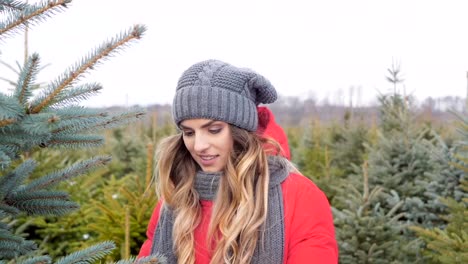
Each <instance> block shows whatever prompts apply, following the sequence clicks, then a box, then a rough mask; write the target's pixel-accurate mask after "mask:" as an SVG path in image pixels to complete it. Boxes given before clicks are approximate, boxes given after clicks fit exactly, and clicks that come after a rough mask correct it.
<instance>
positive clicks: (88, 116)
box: [0, 0, 163, 264]
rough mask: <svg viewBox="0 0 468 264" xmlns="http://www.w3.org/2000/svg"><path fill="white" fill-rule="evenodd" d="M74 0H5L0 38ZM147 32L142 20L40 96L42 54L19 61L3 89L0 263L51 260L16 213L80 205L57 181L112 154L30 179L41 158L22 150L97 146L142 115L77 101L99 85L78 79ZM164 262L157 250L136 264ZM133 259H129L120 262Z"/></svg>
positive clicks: (83, 257) (81, 256)
mask: <svg viewBox="0 0 468 264" xmlns="http://www.w3.org/2000/svg"><path fill="white" fill-rule="evenodd" d="M70 2H71V0H50V1H44V2H41V3H38V4H28V3H27V2H21V1H13V0H0V17H1V21H0V40H1V41H2V43H1V44H4V42H5V39H6V38H7V37H8V36H11V35H14V34H17V33H20V32H22V31H23V30H24V29H25V27H26V25H28V26H34V25H35V24H37V22H41V21H43V20H44V19H46V18H48V17H50V16H51V15H53V14H54V13H57V12H59V11H63V10H65V9H66V8H67V6H68V5H69V4H70ZM144 32H145V27H144V26H142V25H135V26H133V27H132V28H131V29H129V30H127V31H125V32H122V33H120V34H118V35H117V36H116V37H114V38H112V39H110V40H108V41H105V42H104V43H103V44H101V45H100V46H99V47H97V48H96V49H94V50H93V51H91V52H90V53H89V54H88V55H87V56H85V57H83V58H82V59H81V60H80V61H78V62H77V63H75V64H74V65H72V66H71V67H69V68H68V69H66V70H65V71H64V72H63V73H62V74H61V75H60V76H58V77H57V78H56V79H55V80H53V81H51V82H49V83H48V84H47V85H46V86H45V87H42V88H40V90H39V93H38V94H37V95H34V93H33V89H34V88H37V87H40V86H39V85H38V84H37V83H36V77H37V74H38V72H39V69H40V67H41V64H40V56H39V55H38V54H32V55H31V56H29V57H28V58H27V60H26V61H25V63H24V65H21V66H20V71H19V76H18V79H17V81H16V82H14V86H15V87H14V91H13V92H11V93H4V92H0V263H6V262H7V261H9V260H14V261H15V262H21V263H50V262H51V261H52V260H51V259H50V258H49V257H48V256H37V255H35V254H34V250H35V249H36V248H37V245H36V244H35V243H34V242H32V241H30V240H28V238H27V237H24V236H20V235H17V234H16V232H15V226H14V224H13V223H14V219H15V218H16V217H18V216H19V215H21V214H26V215H28V216H31V217H33V216H35V215H54V216H60V215H63V214H66V213H69V212H71V211H73V210H75V209H77V208H78V204H76V203H75V202H73V201H71V200H70V198H69V196H68V194H67V193H65V192H63V191H60V190H56V189H55V187H56V186H57V184H59V183H60V182H63V181H67V180H69V179H71V178H73V177H77V176H80V175H83V174H85V173H86V172H88V171H90V170H92V169H95V168H97V167H99V166H103V165H105V164H107V163H108V162H109V161H110V157H108V156H98V157H91V158H89V159H87V160H84V161H80V162H78V163H75V164H73V165H72V166H70V167H67V168H65V169H62V170H59V171H52V172H50V173H48V174H46V175H42V176H41V177H39V178H35V179H29V176H30V175H31V173H32V172H33V171H34V169H35V167H36V165H37V164H36V162H35V161H34V160H31V159H28V158H27V155H25V153H28V152H32V151H38V150H39V151H40V149H41V148H66V149H76V148H88V147H98V146H101V145H102V144H103V141H104V138H103V136H101V135H99V134H96V133H97V132H99V130H102V129H108V128H114V127H117V126H121V125H123V124H126V123H128V122H132V121H134V120H136V119H139V118H141V117H142V116H143V115H144V111H142V110H139V109H134V110H128V111H124V112H120V113H115V112H112V113H111V112H106V111H104V110H99V109H88V108H85V107H82V106H79V102H81V101H83V100H86V99H87V98H89V97H90V96H92V95H95V94H97V93H98V92H99V90H101V89H102V87H101V85H100V84H98V83H85V84H79V83H78V82H79V81H80V80H81V79H82V78H83V75H84V74H85V73H87V72H89V71H90V70H92V69H94V68H95V67H96V66H97V65H99V64H100V63H101V62H102V61H103V60H105V59H107V58H108V57H109V56H112V55H115V54H116V53H117V52H118V51H120V50H122V49H123V48H125V47H126V46H128V45H129V44H131V43H132V42H135V41H136V40H138V39H140V38H141V36H142V35H143V33H144ZM2 90H4V91H6V90H7V89H2ZM64 243H66V241H64ZM114 247H115V246H114V243H113V242H111V241H105V242H103V243H100V244H97V245H95V246H92V247H90V248H87V249H84V250H81V251H78V252H75V253H73V254H71V255H68V256H65V257H63V258H61V259H59V260H58V261H57V263H60V264H65V263H91V262H94V261H96V260H99V259H101V258H102V257H103V256H105V255H106V254H108V253H109V252H110V251H112V250H113V249H114ZM159 261H163V258H161V259H158V258H157V257H155V256H152V257H148V258H145V259H141V260H138V262H139V263H143V262H153V263H159ZM132 262H134V261H133V260H127V261H121V262H119V263H132Z"/></svg>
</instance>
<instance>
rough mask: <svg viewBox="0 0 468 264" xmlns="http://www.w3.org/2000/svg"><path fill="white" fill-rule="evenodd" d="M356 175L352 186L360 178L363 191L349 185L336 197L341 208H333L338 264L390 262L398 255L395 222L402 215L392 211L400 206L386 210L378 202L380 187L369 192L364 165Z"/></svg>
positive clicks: (397, 237)
mask: <svg viewBox="0 0 468 264" xmlns="http://www.w3.org/2000/svg"><path fill="white" fill-rule="evenodd" d="M359 174H360V175H357V174H355V175H356V177H354V178H352V179H353V181H354V182H355V183H358V182H359V178H360V179H363V180H361V182H362V190H359V189H361V188H356V187H355V186H356V185H349V182H348V186H343V189H345V192H344V194H342V196H340V197H337V198H336V199H337V200H339V201H340V204H342V205H344V206H343V209H341V210H339V209H337V208H333V213H334V218H335V227H336V231H337V239H338V241H339V242H340V243H339V252H340V263H389V262H390V261H389V260H396V259H398V258H399V255H400V247H401V242H402V239H401V236H400V234H399V233H400V231H401V229H402V226H401V225H399V224H398V219H399V218H400V217H401V216H402V215H401V214H397V215H395V212H396V211H397V210H398V208H399V207H400V206H401V205H402V204H403V203H402V202H399V203H397V204H395V206H394V207H393V208H391V210H388V211H386V210H385V209H384V208H382V207H381V206H380V203H379V197H380V196H381V195H382V192H383V188H382V187H380V186H377V187H374V188H372V189H369V184H368V180H369V179H368V177H369V176H368V172H367V163H364V165H363V167H362V170H361V169H360V171H359ZM358 176H360V177H358ZM357 186H359V185H357Z"/></svg>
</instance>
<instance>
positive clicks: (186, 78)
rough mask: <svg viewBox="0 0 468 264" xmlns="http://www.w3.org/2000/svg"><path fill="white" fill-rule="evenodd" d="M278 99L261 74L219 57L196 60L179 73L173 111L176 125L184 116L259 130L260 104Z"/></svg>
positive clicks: (273, 89) (271, 86) (185, 117)
mask: <svg viewBox="0 0 468 264" xmlns="http://www.w3.org/2000/svg"><path fill="white" fill-rule="evenodd" d="M276 99H277V95H276V90H275V88H274V87H273V85H271V83H270V82H269V81H268V80H267V79H266V78H265V77H263V76H262V75H260V74H257V73H255V72H254V71H252V70H249V69H244V68H237V67H234V66H232V65H230V64H227V63H225V62H222V61H218V60H208V61H203V62H199V63H196V64H194V65H192V66H191V67H190V68H188V69H187V70H186V71H185V72H184V73H183V74H182V76H181V77H180V79H179V82H178V84H177V89H176V94H175V97H174V102H173V107H172V115H173V118H174V121H175V123H176V124H177V126H178V125H179V124H180V122H182V121H183V120H185V119H192V118H206V119H214V120H220V121H224V122H226V123H229V124H233V125H235V126H238V127H240V128H244V129H246V130H249V131H256V130H257V123H258V114H257V105H259V104H260V103H263V104H269V103H273V102H274V101H275V100H276Z"/></svg>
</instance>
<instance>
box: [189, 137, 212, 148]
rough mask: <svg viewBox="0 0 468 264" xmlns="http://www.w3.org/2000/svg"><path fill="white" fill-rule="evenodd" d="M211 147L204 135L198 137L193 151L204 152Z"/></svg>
mask: <svg viewBox="0 0 468 264" xmlns="http://www.w3.org/2000/svg"><path fill="white" fill-rule="evenodd" d="M209 146H210V144H209V142H208V140H207V138H206V137H205V136H204V135H200V134H198V135H196V136H195V142H194V146H193V149H194V150H195V151H196V152H203V151H204V150H206V149H207V148H208V147H209Z"/></svg>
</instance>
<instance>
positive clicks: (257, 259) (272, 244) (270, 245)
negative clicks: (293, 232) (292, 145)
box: [151, 157, 290, 264]
mask: <svg viewBox="0 0 468 264" xmlns="http://www.w3.org/2000/svg"><path fill="white" fill-rule="evenodd" d="M268 165H269V170H270V185H269V186H270V188H269V191H268V214H267V219H266V222H265V225H264V226H263V229H262V233H263V239H259V241H258V242H257V247H256V248H255V252H254V255H253V257H252V262H251V263H255V264H275V263H283V254H284V242H285V241H284V236H285V234H284V211H283V193H282V190H281V185H280V184H281V182H283V181H284V180H285V179H286V177H287V176H288V175H289V171H290V169H289V166H288V163H287V162H286V161H285V160H284V158H280V157H269V158H268ZM221 177H222V175H221V173H205V172H198V173H197V175H196V179H195V189H196V190H197V191H198V193H199V196H200V199H201V200H213V199H214V198H215V197H216V192H217V190H218V186H219V179H220V178H221ZM174 219H175V216H174V213H173V212H172V210H171V209H170V208H168V207H167V206H163V207H162V208H161V212H160V216H159V221H158V225H157V227H156V231H155V233H154V237H153V245H152V247H151V254H160V255H163V256H165V257H166V258H167V263H168V264H173V263H174V264H176V263H177V257H176V255H175V253H174V251H173V244H172V227H173V225H174Z"/></svg>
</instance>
